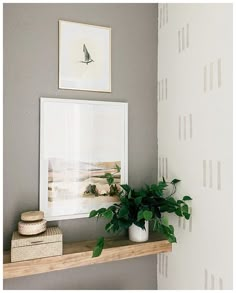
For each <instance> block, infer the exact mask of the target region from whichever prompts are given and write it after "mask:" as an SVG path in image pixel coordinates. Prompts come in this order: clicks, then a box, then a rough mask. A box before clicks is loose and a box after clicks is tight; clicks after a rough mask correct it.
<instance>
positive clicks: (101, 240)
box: [92, 237, 104, 257]
mask: <svg viewBox="0 0 236 293" xmlns="http://www.w3.org/2000/svg"><path fill="white" fill-rule="evenodd" d="M103 247H104V237H100V238H98V240H97V243H96V246H95V247H94V249H93V255H92V257H98V256H99V255H101V253H102V250H103Z"/></svg>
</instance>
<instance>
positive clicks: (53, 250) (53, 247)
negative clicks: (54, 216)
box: [11, 227, 63, 262]
mask: <svg viewBox="0 0 236 293" xmlns="http://www.w3.org/2000/svg"><path fill="white" fill-rule="evenodd" d="M62 238H63V237H62V231H61V230H60V228H58V227H49V228H47V230H46V231H45V232H43V233H41V234H39V235H34V236H23V235H20V234H19V233H18V232H17V231H15V232H13V234H12V240H11V262H17V261H24V260H29V259H35V258H43V257H49V256H56V255H62V251H63V242H62Z"/></svg>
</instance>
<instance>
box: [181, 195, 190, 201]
mask: <svg viewBox="0 0 236 293" xmlns="http://www.w3.org/2000/svg"><path fill="white" fill-rule="evenodd" d="M183 200H192V198H191V197H190V196H188V195H185V196H184V197H183Z"/></svg>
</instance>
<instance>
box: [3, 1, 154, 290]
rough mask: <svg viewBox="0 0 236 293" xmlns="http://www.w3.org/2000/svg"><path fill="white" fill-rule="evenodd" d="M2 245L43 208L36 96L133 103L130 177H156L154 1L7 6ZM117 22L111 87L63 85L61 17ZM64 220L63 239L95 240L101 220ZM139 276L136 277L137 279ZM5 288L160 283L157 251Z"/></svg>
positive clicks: (144, 286)
mask: <svg viewBox="0 0 236 293" xmlns="http://www.w3.org/2000/svg"><path fill="white" fill-rule="evenodd" d="M3 13H4V20H3V21H4V44H3V49H4V100H3V102H4V108H3V109H4V117H3V118H4V161H3V162H4V203H3V207H4V209H3V210H4V211H3V212H4V213H3V216H4V219H3V222H4V248H5V249H9V247H10V240H11V234H12V231H13V230H16V229H17V222H18V221H19V217H20V213H21V212H23V211H27V210H37V209H38V207H39V189H38V186H39V97H40V96H46V97H55V98H56V97H61V98H74V99H85V100H87V99H88V100H104V101H124V102H128V104H129V183H130V184H131V185H132V186H134V187H138V186H141V185H142V184H143V183H152V182H155V181H156V173H157V168H156V161H157V134H156V133H157V127H156V125H157V111H156V80H157V69H156V64H157V5H156V4H4V10H3ZM59 19H63V20H69V21H76V22H82V23H89V24H95V25H102V26H110V27H111V28H112V93H96V92H82V91H72V90H59V89H58V20H59ZM52 224H56V225H59V226H60V227H61V229H62V230H63V233H64V240H65V241H66V242H68V241H76V240H82V239H95V238H96V237H97V236H98V235H101V234H104V232H103V223H102V222H99V223H98V224H97V223H96V221H95V220H94V219H76V220H66V221H59V222H56V223H52ZM137 276H138V277H137ZM4 288H5V289H156V256H148V257H142V258H137V259H131V260H125V261H119V262H113V263H107V264H100V265H94V266H88V267H84V268H78V269H73V270H67V271H61V272H53V273H49V274H42V275H37V276H32V277H27V278H18V279H10V280H6V281H5V282H4Z"/></svg>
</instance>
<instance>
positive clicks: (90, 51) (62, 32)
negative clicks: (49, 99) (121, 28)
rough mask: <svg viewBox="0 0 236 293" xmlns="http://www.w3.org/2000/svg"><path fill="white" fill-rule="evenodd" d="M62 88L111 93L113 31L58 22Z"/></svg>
mask: <svg viewBox="0 0 236 293" xmlns="http://www.w3.org/2000/svg"><path fill="white" fill-rule="evenodd" d="M59 88H61V89H73V90H85V91H97V92H111V28H109V27H103V26H95V25H89V24H84V23H77V22H70V21H64V20H59Z"/></svg>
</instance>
